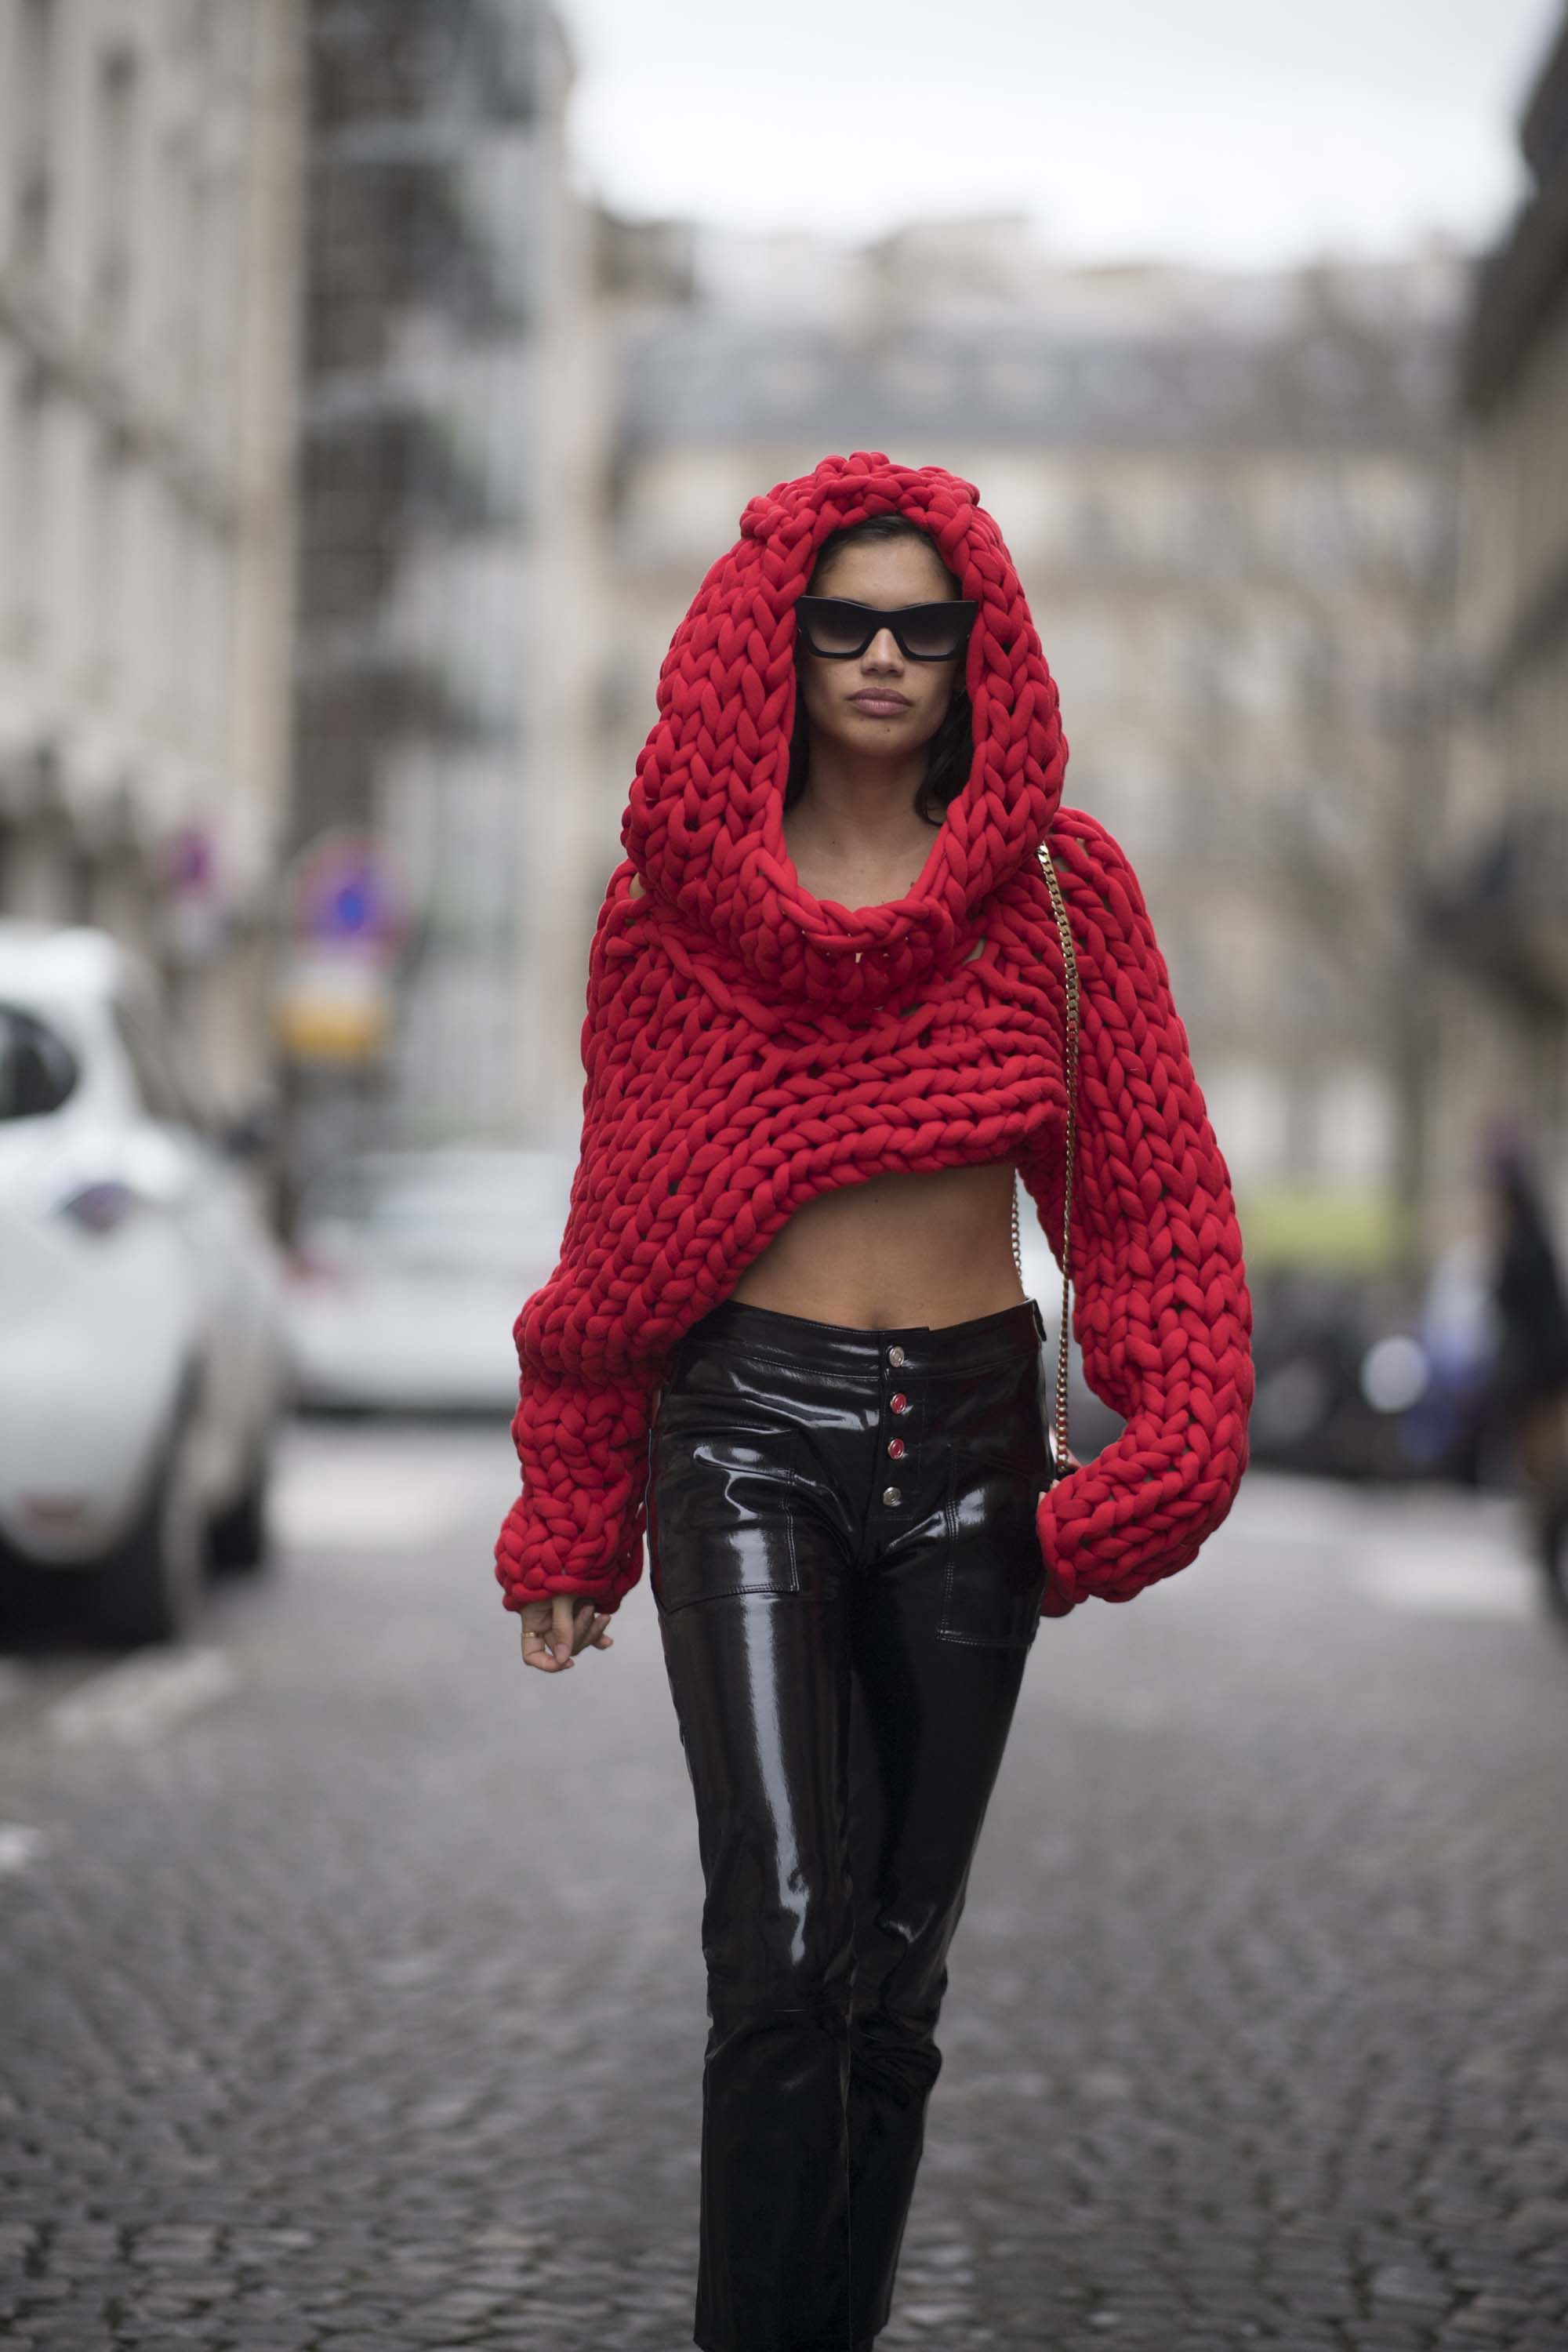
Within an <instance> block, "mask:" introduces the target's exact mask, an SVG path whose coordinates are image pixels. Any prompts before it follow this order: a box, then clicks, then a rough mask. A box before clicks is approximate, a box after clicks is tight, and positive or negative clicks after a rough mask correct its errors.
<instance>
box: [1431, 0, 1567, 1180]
mask: <svg viewBox="0 0 1568 2352" xmlns="http://www.w3.org/2000/svg"><path fill="white" fill-rule="evenodd" d="M1521 148H1522V150H1523V153H1524V159H1525V163H1526V165H1527V167H1528V171H1529V174H1530V186H1529V189H1528V192H1527V194H1526V195H1525V196H1524V198H1523V201H1522V202H1521V205H1520V206H1519V208H1518V211H1517V213H1516V215H1515V216H1514V218H1513V220H1512V221H1511V222H1510V224H1509V226H1508V227H1507V229H1506V230H1505V232H1504V234H1503V235H1502V236H1501V237H1500V240H1499V242H1498V244H1497V245H1496V247H1495V248H1494V249H1493V250H1492V251H1491V252H1490V253H1489V254H1488V255H1487V256H1486V257H1484V258H1483V260H1482V262H1481V264H1480V266H1479V269H1478V271H1477V273H1476V280H1475V289H1474V299H1473V302H1472V306H1471V309H1470V313H1469V317H1468V321H1467V326H1466V332H1465V337H1464V341H1463V346H1462V350H1461V354H1460V370H1459V379H1460V385H1461V391H1462V396H1463V403H1464V411H1465V423H1466V431H1465V437H1464V450H1463V466H1462V476H1461V482H1462V488H1461V500H1460V534H1459V550H1460V554H1459V566H1458V579H1459V590H1458V694H1457V697H1456V708H1455V738H1454V760H1453V764H1452V772H1451V790H1450V795H1449V805H1448V808H1447V823H1446V826H1445V840H1444V853H1445V854H1444V877H1445V886H1444V887H1443V888H1441V889H1440V890H1439V891H1437V892H1436V893H1435V896H1434V918H1435V930H1436V932H1437V933H1438V934H1439V935H1440V936H1441V937H1442V938H1443V939H1444V940H1445V942H1446V944H1447V954H1446V955H1445V956H1444V958H1443V959H1442V998H1441V1003H1442V1037H1443V1046H1444V1050H1443V1055H1442V1085H1441V1090H1440V1097H1439V1103H1438V1116H1437V1117H1436V1118H1435V1120H1434V1124H1433V1133H1432V1142H1433V1151H1434V1155H1435V1158H1436V1162H1437V1168H1438V1179H1439V1181H1440V1184H1441V1188H1442V1195H1443V1199H1444V1201H1445V1203H1446V1204H1447V1213H1448V1216H1449V1218H1450V1220H1451V1221H1452V1222H1454V1223H1456V1224H1457V1223H1461V1222H1462V1221H1463V1217H1464V1212H1465V1202H1466V1200H1467V1198H1468V1195H1469V1194H1470V1193H1471V1192H1472V1190H1473V1186H1474V1183H1475V1178H1476V1172H1477V1166H1478V1160H1477V1151H1478V1147H1479V1146H1480V1145H1481V1143H1482V1142H1483V1140H1484V1137H1485V1133H1486V1130H1487V1129H1488V1127H1489V1124H1490V1123H1491V1122H1492V1121H1493V1120H1495V1119H1499V1118H1501V1119H1505V1120H1508V1121H1510V1122H1511V1123H1513V1124H1514V1125H1516V1126H1517V1128H1518V1129H1520V1130H1521V1133H1522V1134H1523V1135H1525V1136H1526V1137H1527V1138H1528V1139H1529V1140H1530V1141H1531V1144H1532V1145H1533V1146H1534V1148H1535V1150H1536V1151H1537V1153H1538V1155H1539V1159H1540V1164H1541V1167H1542V1173H1543V1175H1544V1176H1545V1177H1546V1178H1547V1179H1548V1181H1549V1182H1550V1183H1551V1185H1552V1189H1553V1191H1554V1193H1555V1198H1556V1204H1557V1210H1558V1213H1559V1216H1560V1218H1561V1219H1563V1220H1564V1221H1568V18H1565V19H1564V22H1563V26H1562V27H1561V29H1560V30H1559V33H1558V35H1557V37H1556V40H1555V41H1554V43H1553V44H1552V47H1551V49H1550V51H1549V53H1548V55H1547V56H1546V58H1545V59H1544V61H1543V63H1542V68H1541V70H1540V73H1539V75H1538V77H1537V79H1536V81H1535V85H1534V88H1533V89H1532V91H1531V94H1530V97H1529V99H1528V100H1527V103H1526V107H1525V111H1524V115H1523V119H1522V122H1521Z"/></svg>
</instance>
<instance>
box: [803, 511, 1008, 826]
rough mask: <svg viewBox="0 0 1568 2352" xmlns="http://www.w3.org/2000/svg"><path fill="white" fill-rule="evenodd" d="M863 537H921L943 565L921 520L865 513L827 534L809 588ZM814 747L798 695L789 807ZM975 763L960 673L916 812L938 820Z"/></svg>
mask: <svg viewBox="0 0 1568 2352" xmlns="http://www.w3.org/2000/svg"><path fill="white" fill-rule="evenodd" d="M862 539H868V540H878V539H918V540H921V541H923V542H924V544H925V545H926V546H927V547H929V548H930V550H931V553H932V555H933V556H936V560H937V562H939V563H942V558H941V556H940V555H938V554H937V549H936V541H934V540H933V539H932V537H931V533H930V531H929V530H921V526H920V524H919V523H918V522H910V520H909V517H908V516H907V515H901V514H884V515H867V516H866V518H865V519H864V520H863V521H861V522H851V523H847V524H846V525H845V527H844V529H843V530H835V531H830V532H829V533H828V535H827V537H826V539H825V540H824V541H823V542H822V545H821V546H820V547H819V548H818V549H817V551H816V562H815V563H814V564H813V566H812V569H811V578H810V581H809V582H808V583H807V587H808V590H809V591H813V592H815V590H816V583H817V581H818V580H819V579H820V578H821V576H822V573H823V572H825V571H826V567H827V565H828V564H829V563H830V562H832V560H833V558H834V557H835V556H836V555H837V553H838V551H839V549H840V548H843V547H848V546H850V545H852V544H853V543H854V542H855V541H857V540H862ZM942 570H943V571H944V572H947V576H948V579H949V580H950V581H952V593H953V594H954V595H955V596H956V595H957V594H958V593H959V590H960V583H959V582H958V580H957V578H956V577H955V576H954V574H953V573H952V572H949V571H948V568H947V565H946V564H945V563H942ZM810 745H811V722H810V720H809V719H807V717H806V715H805V697H804V696H803V695H799V694H797V695H796V697H795V731H794V733H793V734H792V735H791V737H790V746H789V775H788V777H787V778H786V780H785V782H784V806H785V808H786V809H787V808H793V807H794V806H795V802H796V801H797V800H798V799H799V798H800V796H801V794H802V793H803V792H804V791H805V772H806V762H807V760H808V758H809V756H810ZM973 763H974V733H973V729H972V727H971V726H970V723H969V695H968V692H967V690H966V689H965V687H964V684H963V678H962V677H961V678H960V679H959V680H958V682H957V684H956V685H955V686H954V688H953V689H952V702H951V703H950V704H949V706H948V709H947V711H946V713H945V715H944V717H943V719H942V725H941V726H940V727H939V728H938V729H937V730H936V733H935V734H934V735H933V736H932V737H931V741H930V742H929V743H928V744H927V746H926V771H925V774H924V775H923V776H922V777H921V786H920V790H919V791H918V792H917V793H916V794H915V814H917V815H918V816H922V817H924V818H925V820H926V822H927V824H941V822H942V812H943V811H944V810H945V809H946V807H947V804H948V803H949V802H950V801H951V800H952V799H953V797H954V796H955V794H957V793H960V792H962V791H963V786H964V784H965V783H966V782H968V778H969V771H970V769H971V768H972V767H973Z"/></svg>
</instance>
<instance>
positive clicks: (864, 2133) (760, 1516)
mask: <svg viewBox="0 0 1568 2352" xmlns="http://www.w3.org/2000/svg"><path fill="white" fill-rule="evenodd" d="M1044 1339H1045V1327H1044V1324H1043V1321H1042V1319H1041V1317H1040V1311H1039V1308H1038V1307H1037V1305H1036V1303H1035V1301H1034V1300H1033V1299H1027V1300H1025V1301H1022V1302H1021V1303H1020V1304H1019V1305H1017V1306H1016V1307H1007V1308H1005V1310H1004V1311H1003V1312H1002V1313H1000V1314H996V1315H985V1316H981V1317H978V1318H975V1319H974V1320H973V1321H971V1322H967V1323H957V1324H947V1325H939V1326H938V1327H936V1328H929V1327H927V1326H925V1325H921V1326H919V1327H916V1328H909V1329H904V1330H868V1329H861V1328H858V1327H854V1326H850V1325H847V1324H834V1323H814V1322H810V1321H807V1320H806V1319H805V1318H802V1317H799V1316H794V1315H783V1314H779V1313H776V1312H775V1311H774V1310H773V1309H772V1308H768V1307H753V1306H751V1305H749V1304H747V1303H745V1302H743V1301H739V1300H735V1299H726V1300H725V1301H723V1302H722V1303H721V1305H720V1306H718V1307H714V1308H712V1309H711V1310H710V1312H709V1313H708V1314H706V1315H705V1316H703V1317H702V1318H700V1320H699V1321H698V1322H696V1323H694V1324H692V1325H691V1326H690V1327H689V1329H688V1330H687V1331H686V1332H685V1333H684V1334H683V1336H682V1338H681V1339H679V1341H678V1343H677V1345H676V1347H675V1349H673V1351H672V1353H671V1356H670V1359H669V1361H668V1366H667V1376H666V1380H665V1384H664V1387H663V1390H662V1391H661V1394H660V1396H659V1399H658V1406H657V1409H656V1412H655V1415H654V1422H653V1426H652V1429H651V1431H650V1434H649V1444H648V1456H649V1459H648V1491H647V1526H648V1554H649V1582H650V1584H651V1587H652V1591H653V1594H654V1598H655V1601H656V1604H657V1608H658V1621H659V1631H660V1635H661V1638H662V1641H663V1644H664V1654H665V1662H666V1665H667V1667H668V1675H669V1685H670V1691H671V1694H672V1696H673V1697H674V1701H675V1707H676V1714H677V1717H678V1720H679V1729H680V1738H681V1743H682V1746H683V1748H684V1750H685V1755H686V1762H687V1768H688V1770H689V1774H690V1778H691V1784H692V1788H693V1790H694V1792H695V1796H696V1801H697V1823H698V1843H699V1849H700V1857H701V1864H702V1872H703V1878H704V1884H705V1889H706V1894H705V1900H704V1905H703V1912H702V1949H703V1954H704V1958H705V1959H706V1963H707V1978H708V2014H709V2020H710V2031H709V2035H708V2043H707V2052H706V2058H705V2063H704V2067H703V2078H702V2171H701V2192H700V2259H699V2269H698V2285H697V2307H696V2318H695V2341H696V2342H697V2343H698V2344H699V2345H700V2346H701V2347H704V2352H859V2347H862V2346H865V2345H868V2344H869V2342H870V2340H871V2338H872V2336H874V2335H875V2334H876V2333H877V2331H878V2330H879V2328H880V2327H881V2326H883V2325H884V2324H885V2322H886V2320H887V2318H888V2315H889V2306H890V2304H891V2299H892V2292H893V2281H894V2274H895V2271H896V2268H897V2264H898V2260H899V2253H900V2245H901V2242H902V2239H903V2232H904V2224H905V2220H906V2218H907V2215H908V2212H909V2206H910V2197H911V2195H912V2193H913V2189H914V2184H915V2175H916V2170H917V2168H918V2166H919V2163H920V2158H921V2147H922V2142H923V2136H924V2127H925V2111H926V2104H927V2100H928V2098H929V2096H930V2094H931V2086H932V2084H934V2083H935V2081H936V2078H937V2074H938V2071H939V2069H940V2067H941V2064H942V2053H941V2052H940V2051H939V2049H938V2047H937V2044H936V2042H935V2039H934V2033H935V2028H936V2023H937V2017H938V2012H939V2010H940V2008H941V2005H942V1996H943V1993H944V1991H945V1990H946V1985H947V1957H948V1947H949V1944H950V1942H951V1940H952V1933H953V1930H954V1928H955V1927H956V1926H957V1924H958V1919H959V1916H960V1913H961V1912H962V1910H963V1902H964V1896H965V1893H966V1889H967V1885H968V1877H969V1869H970V1864H971V1861H972V1859H973V1853H974V1848H975V1843H976V1840H977V1838H978V1836H979V1832H980V1827H981V1822H982V1820H983V1817H984V1811H985V1808H986V1805H987V1802H988V1801H989V1798H990V1794H991V1790H992V1787H993V1784H994V1780H995V1777H996V1772H997V1768H998V1766H999V1765H1000V1763H1001V1760H1002V1753H1003V1748H1004V1746H1005V1741H1006V1738H1007V1733H1008V1729H1009V1727H1010V1725H1011V1722H1012V1717H1013V1711H1014V1707H1015V1705H1016V1700H1017V1696H1018V1691H1019V1687H1020V1684H1021V1682H1022V1678H1023V1673H1024V1667H1025V1664H1026V1660H1027V1656H1028V1652H1029V1646H1030V1644H1031V1643H1032V1642H1033V1640H1034V1638H1035V1634H1036V1631H1037V1627H1038V1624H1039V1609H1040V1602H1041V1600H1042V1598H1043V1596H1044V1590H1045V1564H1044V1560H1043V1559H1042V1556H1041V1553H1040V1547H1039V1539H1038V1536H1037V1530H1036V1524H1035V1511H1036V1506H1037V1499H1038V1497H1039V1496H1040V1494H1041V1493H1042V1491H1043V1490H1044V1489H1045V1488H1046V1487H1047V1486H1049V1484H1050V1475H1051V1471H1050V1453H1049V1444H1048V1438H1047V1428H1048V1417H1047V1373H1046V1355H1045V1348H1044Z"/></svg>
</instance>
